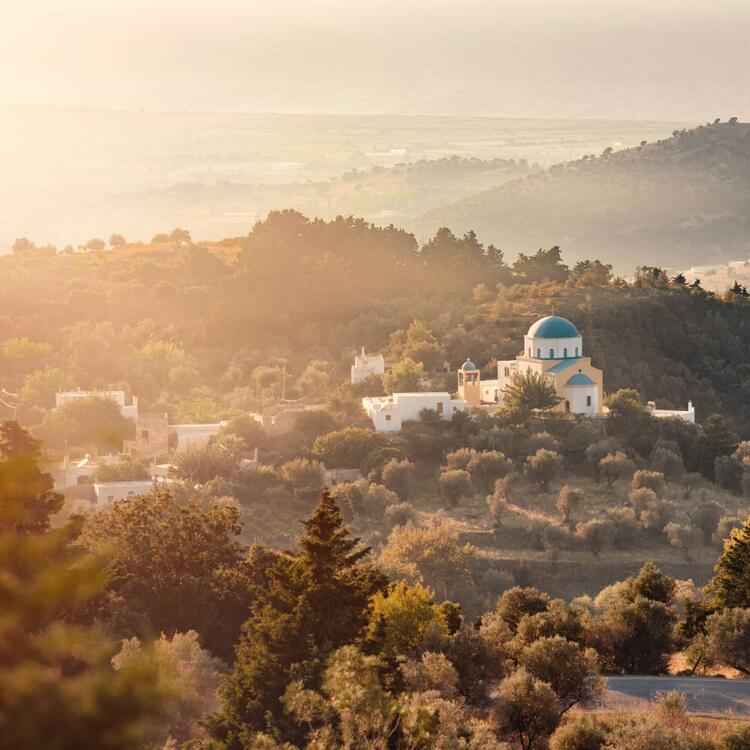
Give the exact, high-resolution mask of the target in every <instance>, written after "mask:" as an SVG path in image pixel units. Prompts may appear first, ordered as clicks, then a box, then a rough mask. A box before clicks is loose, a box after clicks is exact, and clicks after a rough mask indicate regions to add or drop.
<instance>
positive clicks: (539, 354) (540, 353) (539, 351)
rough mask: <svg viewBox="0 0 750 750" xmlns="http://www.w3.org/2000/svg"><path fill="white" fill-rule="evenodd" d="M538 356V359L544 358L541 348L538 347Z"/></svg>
mask: <svg viewBox="0 0 750 750" xmlns="http://www.w3.org/2000/svg"><path fill="white" fill-rule="evenodd" d="M536 358H537V359H541V358H542V350H541V349H537V350H536Z"/></svg>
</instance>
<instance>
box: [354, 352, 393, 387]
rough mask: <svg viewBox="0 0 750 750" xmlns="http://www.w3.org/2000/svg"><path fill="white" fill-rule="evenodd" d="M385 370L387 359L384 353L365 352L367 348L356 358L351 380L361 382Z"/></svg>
mask: <svg viewBox="0 0 750 750" xmlns="http://www.w3.org/2000/svg"><path fill="white" fill-rule="evenodd" d="M384 372H385V360H384V359H383V355H382V354H365V348H364V347H362V351H361V352H360V353H359V354H358V355H357V356H356V357H355V358H354V364H353V365H352V371H351V382H352V383H361V382H362V381H363V380H367V378H369V377H371V376H373V375H376V376H380V375H382V374H383V373H384Z"/></svg>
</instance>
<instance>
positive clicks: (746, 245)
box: [419, 122, 750, 273]
mask: <svg viewBox="0 0 750 750" xmlns="http://www.w3.org/2000/svg"><path fill="white" fill-rule="evenodd" d="M749 209H750V124H747V123H732V122H730V123H723V124H713V125H706V126H701V127H698V128H695V129H693V130H687V131H680V132H678V131H675V133H674V134H673V136H672V137H671V138H668V139H666V140H660V141H657V142H656V143H652V144H645V145H641V146H636V147H634V148H629V149H625V150H623V151H615V152H611V151H609V150H606V151H605V152H604V153H602V155H601V156H599V157H593V156H591V157H584V158H582V159H579V160H577V161H573V162H569V163H566V164H560V165H557V166H554V167H551V168H549V169H548V170H546V171H544V172H542V173H539V174H536V175H531V176H529V177H527V178H525V179H521V180H515V181H513V182H510V183H508V184H506V185H502V186H499V187H497V188H492V189H490V190H487V191H484V192H481V193H478V194H477V195H475V196H472V197H471V198H467V199H463V200H460V201H457V202H455V203H453V204H452V205H450V206H443V207H441V208H439V209H436V210H435V211H433V212H430V213H428V214H427V215H426V216H425V217H423V218H422V219H421V220H420V222H419V229H420V230H421V231H424V232H430V231H433V230H434V229H435V228H437V227H438V226H450V227H451V228H452V229H453V230H454V231H464V230H466V229H469V228H471V229H474V230H475V231H476V232H478V233H479V234H480V235H481V236H482V237H484V238H485V240H486V241H488V242H493V243H495V244H496V245H499V246H500V247H502V248H503V250H504V251H505V253H506V255H507V256H513V255H514V254H515V253H516V252H528V250H530V249H535V248H537V247H548V246H550V245H552V244H560V245H562V247H563V249H564V250H565V251H566V254H567V255H568V257H570V258H572V259H581V258H586V257H596V258H599V259H600V260H602V261H606V262H608V263H612V264H613V265H614V266H615V270H617V271H619V272H622V273H630V272H632V270H633V267H634V266H636V265H639V264H646V263H648V264H660V265H666V266H671V267H685V266H686V265H692V264H705V263H707V262H711V261H722V260H723V261H726V260H733V259H737V258H745V257H746V256H747V253H748V251H749V250H750V231H749V230H750V211H749Z"/></svg>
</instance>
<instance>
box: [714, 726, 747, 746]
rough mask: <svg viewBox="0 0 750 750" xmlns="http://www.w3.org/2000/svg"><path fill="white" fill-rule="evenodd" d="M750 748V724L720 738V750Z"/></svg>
mask: <svg viewBox="0 0 750 750" xmlns="http://www.w3.org/2000/svg"><path fill="white" fill-rule="evenodd" d="M748 747H750V724H743V725H742V726H741V727H739V728H737V729H734V730H732V731H730V732H728V733H727V734H725V735H724V736H723V737H722V738H721V750H747V748H748Z"/></svg>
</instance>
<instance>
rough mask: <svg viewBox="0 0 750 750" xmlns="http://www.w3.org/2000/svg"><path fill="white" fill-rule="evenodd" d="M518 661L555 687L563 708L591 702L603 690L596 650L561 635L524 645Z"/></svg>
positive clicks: (535, 675) (530, 671)
mask: <svg viewBox="0 0 750 750" xmlns="http://www.w3.org/2000/svg"><path fill="white" fill-rule="evenodd" d="M518 661H519V664H521V666H523V667H524V668H525V669H526V670H528V672H529V673H530V674H532V675H534V677H537V678H538V679H540V680H542V681H543V682H545V683H547V684H549V685H550V686H551V687H552V689H553V690H554V691H555V694H556V695H557V699H558V700H559V701H560V704H561V705H562V709H563V711H567V710H568V709H569V708H571V706H574V705H576V704H577V703H588V702H589V701H590V700H592V699H593V698H594V697H596V696H597V695H599V694H600V693H601V691H602V688H603V683H602V680H601V678H600V677H599V667H598V663H597V655H596V651H594V649H591V648H587V649H582V648H581V647H580V646H579V645H578V644H577V643H573V642H571V641H569V640H567V639H565V638H563V637H562V636H559V635H555V636H551V637H544V638H539V639H538V640H536V641H534V642H533V643H531V644H530V645H528V646H526V648H524V649H523V651H522V652H521V654H520V655H519V657H518Z"/></svg>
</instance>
